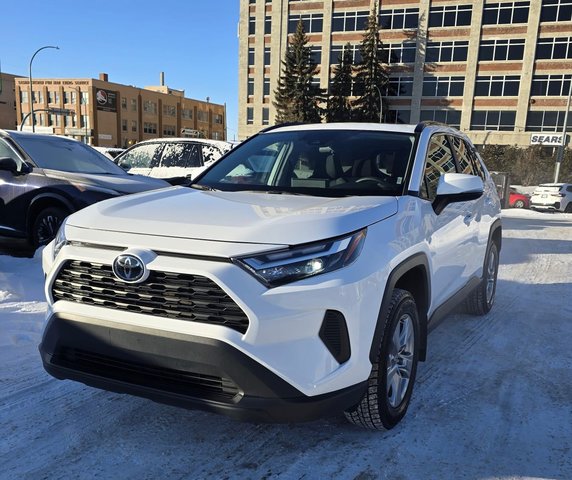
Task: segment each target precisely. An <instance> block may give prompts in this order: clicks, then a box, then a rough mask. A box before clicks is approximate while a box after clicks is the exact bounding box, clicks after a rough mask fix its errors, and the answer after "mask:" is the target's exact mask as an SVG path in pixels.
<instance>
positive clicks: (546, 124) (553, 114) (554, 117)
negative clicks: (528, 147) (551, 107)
mask: <svg viewBox="0 0 572 480" xmlns="http://www.w3.org/2000/svg"><path fill="white" fill-rule="evenodd" d="M565 115H566V112H564V111H534V112H528V116H527V117H526V130H527V131H532V132H561V131H562V128H563V126H564V116H565ZM567 124H568V125H567V127H568V128H570V127H572V115H568V122H567Z"/></svg>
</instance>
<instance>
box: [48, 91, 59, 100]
mask: <svg viewBox="0 0 572 480" xmlns="http://www.w3.org/2000/svg"><path fill="white" fill-rule="evenodd" d="M48 103H60V94H59V92H48Z"/></svg>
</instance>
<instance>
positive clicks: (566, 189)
mask: <svg viewBox="0 0 572 480" xmlns="http://www.w3.org/2000/svg"><path fill="white" fill-rule="evenodd" d="M530 208H531V209H534V210H552V211H559V212H566V213H572V184H571V183H543V184H542V185H539V186H538V188H537V189H536V190H534V193H533V194H532V197H530Z"/></svg>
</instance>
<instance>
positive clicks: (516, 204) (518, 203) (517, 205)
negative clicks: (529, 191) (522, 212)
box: [513, 200, 524, 208]
mask: <svg viewBox="0 0 572 480" xmlns="http://www.w3.org/2000/svg"><path fill="white" fill-rule="evenodd" d="M513 207H514V208H524V201H523V200H517V201H516V202H514V205H513Z"/></svg>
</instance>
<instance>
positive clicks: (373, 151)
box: [195, 129, 414, 197]
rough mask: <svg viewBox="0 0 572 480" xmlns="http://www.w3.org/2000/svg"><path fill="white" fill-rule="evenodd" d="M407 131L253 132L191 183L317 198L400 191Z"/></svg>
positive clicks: (408, 151)
mask: <svg viewBox="0 0 572 480" xmlns="http://www.w3.org/2000/svg"><path fill="white" fill-rule="evenodd" d="M413 141H414V137H413V135H411V134H403V133H394V132H381V131H370V130H328V129H319V130H304V131H299V130H291V131H285V132H268V133H262V134H259V135H257V136H256V137H254V138H252V139H251V140H249V141H248V142H246V143H244V144H241V145H240V146H238V147H236V148H235V149H233V150H231V151H230V153H228V154H227V156H226V157H224V158H223V159H221V160H220V161H219V162H217V163H216V164H215V165H214V166H213V167H212V168H211V169H209V170H208V171H207V172H206V173H205V174H204V175H203V176H202V177H200V178H199V180H198V181H197V182H196V183H195V185H198V186H202V187H205V188H214V189H217V190H231V191H240V190H260V191H268V192H282V193H293V194H296V193H301V194H308V195H321V196H332V197H338V196H346V195H401V194H402V192H403V188H404V183H405V174H406V171H407V167H408V164H409V161H410V158H411V154H412V150H413Z"/></svg>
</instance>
